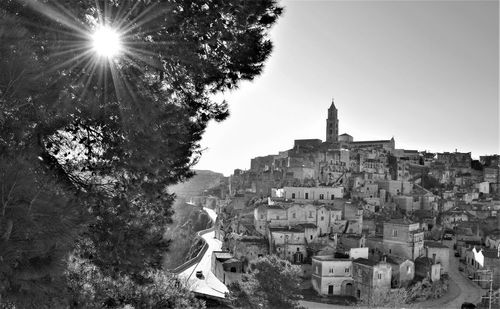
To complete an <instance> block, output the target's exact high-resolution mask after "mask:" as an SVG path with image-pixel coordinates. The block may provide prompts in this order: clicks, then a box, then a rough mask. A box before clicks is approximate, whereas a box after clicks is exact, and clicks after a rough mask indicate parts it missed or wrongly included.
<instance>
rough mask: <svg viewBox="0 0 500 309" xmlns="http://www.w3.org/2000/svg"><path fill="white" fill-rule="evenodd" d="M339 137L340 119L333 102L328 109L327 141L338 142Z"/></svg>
mask: <svg viewBox="0 0 500 309" xmlns="http://www.w3.org/2000/svg"><path fill="white" fill-rule="evenodd" d="M338 138H339V119H338V117H337V108H336V107H335V104H334V103H333V99H332V104H331V105H330V108H329V109H328V118H327V119H326V141H327V142H328V143H336V142H338Z"/></svg>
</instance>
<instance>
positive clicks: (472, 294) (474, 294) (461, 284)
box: [412, 243, 486, 308]
mask: <svg viewBox="0 0 500 309" xmlns="http://www.w3.org/2000/svg"><path fill="white" fill-rule="evenodd" d="M447 245H448V244H447ZM448 246H449V247H450V268H449V276H450V286H449V289H448V292H447V293H446V294H445V295H443V297H441V298H439V299H435V300H428V301H425V302H422V303H418V304H414V306H412V308H460V306H461V305H462V303H464V302H469V303H473V304H477V303H479V302H480V301H481V296H482V295H484V294H485V293H486V290H483V289H482V288H480V287H479V286H478V285H477V284H476V283H475V282H472V281H470V280H469V279H468V278H467V277H466V276H465V275H464V273H463V272H460V271H459V270H458V264H459V262H458V258H457V257H455V255H454V254H455V251H454V250H453V244H451V243H450V244H449V245H448Z"/></svg>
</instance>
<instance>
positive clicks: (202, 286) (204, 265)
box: [179, 208, 228, 298]
mask: <svg viewBox="0 0 500 309" xmlns="http://www.w3.org/2000/svg"><path fill="white" fill-rule="evenodd" d="M203 209H204V210H205V211H206V212H207V214H208V215H209V216H210V218H211V219H212V221H213V222H215V219H216V218H217V214H216V213H215V211H213V210H212V209H210V208H203ZM202 238H203V239H204V240H205V241H206V243H207V244H208V250H207V252H206V253H205V255H204V256H203V257H202V258H201V261H200V262H199V263H198V264H194V265H193V266H191V267H189V268H188V269H186V270H185V271H183V272H181V273H180V274H179V277H180V278H182V279H184V280H186V284H187V286H188V287H190V290H191V291H193V292H197V293H201V294H206V295H210V296H215V297H219V298H224V297H225V296H224V294H225V293H227V292H228V289H227V286H226V285H225V284H224V283H222V282H221V281H220V280H219V279H218V278H217V277H215V275H214V274H213V273H212V271H211V265H212V252H213V251H220V250H221V248H222V242H221V241H220V240H218V239H215V232H213V231H212V232H210V233H207V234H205V235H203V236H202ZM197 271H202V272H203V278H201V279H200V278H197V277H196V272H197Z"/></svg>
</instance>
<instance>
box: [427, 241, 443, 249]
mask: <svg viewBox="0 0 500 309" xmlns="http://www.w3.org/2000/svg"><path fill="white" fill-rule="evenodd" d="M424 246H427V247H431V248H446V249H448V246H445V245H443V244H442V243H440V242H437V241H428V240H425V241H424Z"/></svg>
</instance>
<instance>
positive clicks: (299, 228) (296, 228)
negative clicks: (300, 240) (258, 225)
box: [269, 225, 304, 233]
mask: <svg viewBox="0 0 500 309" xmlns="http://www.w3.org/2000/svg"><path fill="white" fill-rule="evenodd" d="M269 231H271V232H290V233H304V227H302V226H300V225H296V226H278V227H270V228H269Z"/></svg>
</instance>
